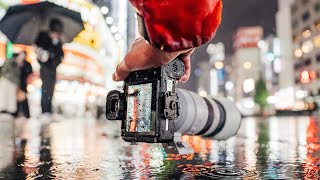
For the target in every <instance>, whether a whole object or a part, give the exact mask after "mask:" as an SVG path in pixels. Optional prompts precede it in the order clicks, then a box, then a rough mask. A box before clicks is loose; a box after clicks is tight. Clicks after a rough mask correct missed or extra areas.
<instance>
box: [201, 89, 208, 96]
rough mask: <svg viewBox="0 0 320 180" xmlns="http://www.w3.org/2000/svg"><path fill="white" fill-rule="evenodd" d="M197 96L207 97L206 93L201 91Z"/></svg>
mask: <svg viewBox="0 0 320 180" xmlns="http://www.w3.org/2000/svg"><path fill="white" fill-rule="evenodd" d="M199 95H200V96H201V97H206V96H207V95H208V93H207V92H206V91H204V90H202V91H200V93H199Z"/></svg>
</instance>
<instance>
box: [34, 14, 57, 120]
mask: <svg viewBox="0 0 320 180" xmlns="http://www.w3.org/2000/svg"><path fill="white" fill-rule="evenodd" d="M62 33H63V24H62V22H61V21H60V20H59V19H52V20H51V21H50V31H49V32H40V34H39V36H38V38H37V40H36V42H35V46H36V54H37V60H38V62H39V64H40V78H41V80H42V96H41V109H42V113H49V114H51V113H52V97H53V93H54V87H55V83H56V75H57V72H56V69H57V67H58V66H59V64H60V63H61V61H62V59H63V50H62V42H61V34H62Z"/></svg>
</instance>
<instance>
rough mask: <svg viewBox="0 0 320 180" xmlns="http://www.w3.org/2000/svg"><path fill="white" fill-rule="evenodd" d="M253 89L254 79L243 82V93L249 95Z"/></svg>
mask: <svg viewBox="0 0 320 180" xmlns="http://www.w3.org/2000/svg"><path fill="white" fill-rule="evenodd" d="M254 89H255V84H254V79H253V78H249V79H246V80H244V81H243V92H244V93H249V92H252V91H253V90H254Z"/></svg>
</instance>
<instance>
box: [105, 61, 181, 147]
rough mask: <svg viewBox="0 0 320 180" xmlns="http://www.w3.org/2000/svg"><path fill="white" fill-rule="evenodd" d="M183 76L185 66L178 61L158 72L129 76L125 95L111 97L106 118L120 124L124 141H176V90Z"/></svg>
mask: <svg viewBox="0 0 320 180" xmlns="http://www.w3.org/2000/svg"><path fill="white" fill-rule="evenodd" d="M184 72H185V66H184V63H183V62H182V61H181V60H179V59H175V60H173V61H171V62H170V63H169V64H167V65H163V66H161V67H158V68H154V69H149V70H141V71H136V72H132V73H130V75H129V76H128V77H127V79H126V80H125V85H124V88H123V92H120V91H117V90H114V91H110V92H109V93H108V96H107V104H106V108H107V109H106V117H107V119H108V120H121V136H122V138H123V140H125V141H128V142H132V143H134V142H147V143H169V142H172V141H173V137H174V121H175V120H176V119H177V117H178V116H179V111H180V110H179V109H180V104H179V97H178V95H177V93H176V92H175V89H176V88H175V86H176V83H177V81H178V80H179V79H180V78H181V76H182V75H184Z"/></svg>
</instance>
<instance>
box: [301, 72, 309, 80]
mask: <svg viewBox="0 0 320 180" xmlns="http://www.w3.org/2000/svg"><path fill="white" fill-rule="evenodd" d="M300 81H301V82H302V83H309V82H310V74H309V72H308V71H303V72H302V73H301V77H300Z"/></svg>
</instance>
